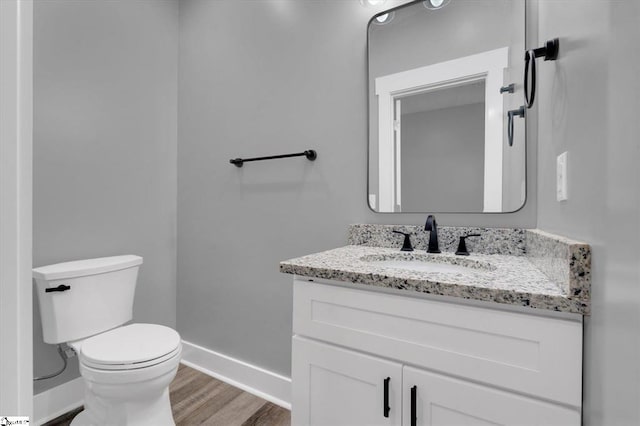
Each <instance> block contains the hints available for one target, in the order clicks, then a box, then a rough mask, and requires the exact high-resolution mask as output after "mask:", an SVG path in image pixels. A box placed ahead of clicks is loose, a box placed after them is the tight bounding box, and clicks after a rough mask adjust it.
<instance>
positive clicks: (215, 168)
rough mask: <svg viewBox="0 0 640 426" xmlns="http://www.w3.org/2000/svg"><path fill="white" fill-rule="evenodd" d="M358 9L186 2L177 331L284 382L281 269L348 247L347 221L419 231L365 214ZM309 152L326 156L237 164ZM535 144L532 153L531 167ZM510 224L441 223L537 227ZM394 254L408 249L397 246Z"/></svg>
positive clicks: (362, 37) (298, 0) (285, 282)
mask: <svg viewBox="0 0 640 426" xmlns="http://www.w3.org/2000/svg"><path fill="white" fill-rule="evenodd" d="M374 12H375V9H367V8H363V7H362V6H361V5H360V4H359V2H357V1H355V0H354V1H328V2H320V1H312V0H284V1H277V2H276V1H261V2H254V1H237V0H227V1H208V0H181V1H180V49H179V50H180V61H179V62H180V65H179V68H180V72H179V120H178V121H179V140H180V143H179V149H178V282H179V286H178V307H177V318H178V330H179V331H180V333H181V334H182V336H183V338H184V339H185V340H187V341H190V342H193V343H196V344H199V345H202V346H204V347H207V348H210V349H212V350H215V351H218V352H221V353H224V354H227V355H230V356H233V357H237V358H239V359H242V360H245V361H247V362H251V363H254V364H257V365H259V366H261V367H263V368H266V369H269V370H272V371H276V372H278V373H281V374H284V375H289V374H290V353H291V344H290V339H291V315H292V305H291V303H292V302H291V299H292V294H291V286H292V284H291V283H292V277H291V276H290V275H282V274H280V273H278V262H279V261H281V260H284V259H287V258H291V257H296V256H301V255H304V254H309V253H313V252H317V251H320V250H326V249H330V248H334V247H337V246H341V245H344V244H345V243H346V230H347V226H348V224H350V223H358V222H360V223H362V222H364V223H367V222H370V223H398V224H420V223H424V221H425V219H426V215H424V214H386V215H385V214H374V213H372V212H371V211H370V210H369V209H368V207H367V196H366V187H367V186H366V185H367V126H368V125H367V87H368V84H367V80H366V56H365V54H366V26H367V21H368V20H369V18H370V17H371V16H372V14H373V13H374ZM308 148H313V149H316V150H317V151H318V159H317V160H316V161H315V162H309V161H306V160H304V159H287V160H278V161H275V160H274V161H270V162H258V163H248V164H246V165H245V166H244V167H243V168H236V167H234V166H232V165H230V164H229V159H230V158H234V157H238V156H247V157H251V156H258V155H265V154H267V155H268V154H278V153H287V152H296V151H301V150H304V149H308ZM535 158H536V152H535V143H531V144H529V161H530V162H531V163H530V170H531V169H533V170H535V167H531V165H533V166H535ZM528 185H529V189H533V191H532V192H530V194H529V195H530V197H529V200H528V203H527V205H526V206H525V208H524V209H523V210H521V211H519V212H517V213H513V214H488V215H487V214H485V215H483V214H439V215H438V222H439V223H440V224H442V225H454V226H455V225H481V226H506V227H509V226H522V227H535V194H536V191H535V175H534V174H533V173H532V174H530V175H529V181H528ZM399 244H400V241H399Z"/></svg>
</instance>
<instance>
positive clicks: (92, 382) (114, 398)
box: [33, 256, 182, 426]
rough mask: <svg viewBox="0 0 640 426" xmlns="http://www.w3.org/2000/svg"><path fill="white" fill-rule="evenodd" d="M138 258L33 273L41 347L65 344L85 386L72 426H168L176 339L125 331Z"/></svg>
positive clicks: (155, 328) (157, 328)
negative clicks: (37, 301)
mask: <svg viewBox="0 0 640 426" xmlns="http://www.w3.org/2000/svg"><path fill="white" fill-rule="evenodd" d="M140 264H142V258H141V257H138V256H114V257H109V258H100V259H89V260H83V261H76V262H67V263H63V264H56V265H49V266H45V267H41V268H36V269H34V270H33V272H34V278H35V279H36V284H37V287H38V288H37V292H38V300H39V302H40V308H41V313H42V314H41V318H42V321H43V336H44V340H45V342H47V343H54V344H55V343H67V344H68V345H69V346H70V347H71V348H72V349H73V350H74V351H75V352H76V353H77V355H78V360H79V366H80V375H81V376H82V378H83V380H84V383H85V399H84V411H82V412H81V413H80V414H79V415H78V416H76V418H75V419H74V420H73V422H72V425H73V426H85V425H87V426H88V425H94V426H116V425H117V426H165V425H167V426H170V425H175V422H174V420H173V415H172V412H171V403H170V401H169V384H170V383H171V381H172V380H173V378H174V377H175V375H176V372H177V370H178V364H179V363H180V357H181V354H182V344H181V341H180V335H179V334H178V333H177V332H176V331H175V330H173V329H171V328H169V327H165V326H162V325H156V324H139V323H134V324H128V325H123V324H124V323H126V322H128V321H129V320H130V319H131V317H132V307H133V294H134V291H133V289H134V288H135V283H136V280H137V270H138V267H139V265H140Z"/></svg>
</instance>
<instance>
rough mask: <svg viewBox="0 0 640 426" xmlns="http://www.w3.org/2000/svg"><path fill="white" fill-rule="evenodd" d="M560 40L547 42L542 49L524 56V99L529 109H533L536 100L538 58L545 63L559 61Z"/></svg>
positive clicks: (555, 39) (532, 50)
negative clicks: (541, 58)
mask: <svg viewBox="0 0 640 426" xmlns="http://www.w3.org/2000/svg"><path fill="white" fill-rule="evenodd" d="M559 50H560V40H558V39H557V38H554V39H552V40H547V42H546V43H545V44H544V46H542V47H538V48H537V49H531V50H527V51H526V52H525V54H524V99H525V105H526V106H527V108H531V107H532V106H533V103H534V101H535V98H536V58H539V57H541V56H543V57H544V60H545V61H555V60H556V59H558V51H559ZM529 69H531V90H529Z"/></svg>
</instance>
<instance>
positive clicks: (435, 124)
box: [401, 102, 484, 212]
mask: <svg viewBox="0 0 640 426" xmlns="http://www.w3.org/2000/svg"><path fill="white" fill-rule="evenodd" d="M401 166H402V169H401V170H402V211H408V212H423V211H427V210H428V209H429V206H431V207H433V206H438V208H439V210H443V211H449V212H465V211H466V212H474V211H475V212H478V211H482V209H483V208H484V102H483V103H475V104H469V105H461V106H457V107H451V108H443V109H437V110H432V111H427V112H418V113H413V114H407V115H404V114H403V115H402V150H401Z"/></svg>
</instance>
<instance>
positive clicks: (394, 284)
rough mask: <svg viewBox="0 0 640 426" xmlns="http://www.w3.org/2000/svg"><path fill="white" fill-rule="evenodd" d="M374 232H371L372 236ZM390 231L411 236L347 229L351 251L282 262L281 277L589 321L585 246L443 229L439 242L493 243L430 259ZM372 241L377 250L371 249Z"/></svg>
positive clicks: (532, 234) (533, 233)
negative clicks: (418, 264)
mask: <svg viewBox="0 0 640 426" xmlns="http://www.w3.org/2000/svg"><path fill="white" fill-rule="evenodd" d="M372 227H374V228H375V231H372V229H373V228H372ZM391 228H393V229H400V230H403V231H412V229H408V228H410V227H406V226H404V227H400V226H399V227H393V226H389V225H352V226H351V228H350V231H349V243H350V244H352V245H348V246H345V247H340V248H336V249H333V250H328V251H324V252H321V253H316V254H311V255H308V256H303V257H299V258H295V259H291V260H286V261H283V262H281V263H280V271H281V272H283V273H289V274H295V275H301V276H306V277H312V278H324V279H330V280H337V281H346V282H354V283H359V284H367V285H371V286H375V287H386V288H394V289H399V290H407V291H416V292H420V293H427V294H433V295H442V296H452V297H460V298H464V299H473V300H481V301H488V302H495V303H503V304H510V305H519V306H526V307H530V308H537V309H547V310H553V311H560V312H570V313H578V314H582V315H589V307H590V303H589V302H590V263H591V253H590V248H589V246H588V245H586V244H583V243H578V242H574V241H571V240H568V239H565V238H562V237H556V236H554V235H551V234H547V233H544V232H541V231H537V230H496V229H491V230H489V231H486V229H485V228H482V229H480V228H468V229H467V228H448V229H445V230H443V232H442V235H443V236H447V235H449V234H452V235H459V234H463V233H469V232H470V231H471V232H481V231H483V230H484V231H485V232H484V233H483V235H485V237H486V239H487V240H488V241H493V242H492V243H490V244H486V245H485V247H483V246H482V242H477V243H476V246H475V249H476V251H475V252H474V251H473V250H471V252H472V254H471V256H456V255H455V254H454V253H452V252H445V250H444V249H450V248H451V247H449V246H450V244H448V243H445V244H442V243H441V249H443V253H442V254H428V253H426V252H425V251H424V250H423V249H422V250H421V249H416V250H415V251H413V252H401V251H399V249H398V248H397V246H398V241H397V240H398V239H397V235H396V234H392V233H390V232H389V231H390V229H391ZM363 232H364V234H365V236H364V237H363ZM416 232H418V231H417V229H416ZM388 235H391V236H390V237H388V238H389V240H390V241H392V244H393V246H392V247H389V246H387V247H384V246H385V245H388V242H389V241H386V240H384V238H387V236H388ZM496 235H498V236H499V237H500V238H499V240H500V241H501V242H500V243H499V244H495V240H492V238H493V237H495V236H496ZM372 236H373V237H372ZM380 236H384V238H379V237H380ZM445 238H446V237H445ZM372 241H373V242H375V244H376V245H375V246H372V245H371V243H372ZM470 242H471V241H470V240H469V241H468V246H470V245H471V244H469V243H470ZM354 243H355V244H354ZM527 243H529V245H530V247H528V246H527ZM469 248H470V249H471V247H469ZM454 250H455V248H454ZM530 252H531V253H530ZM503 253H505V254H503ZM386 260H399V261H403V260H423V261H427V262H430V263H431V262H435V263H437V264H449V265H461V266H465V267H467V269H465V270H461V271H453V272H434V271H428V272H425V271H416V270H408V269H405V268H396V267H393V266H386V265H383V264H382V263H380V261H386Z"/></svg>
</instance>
